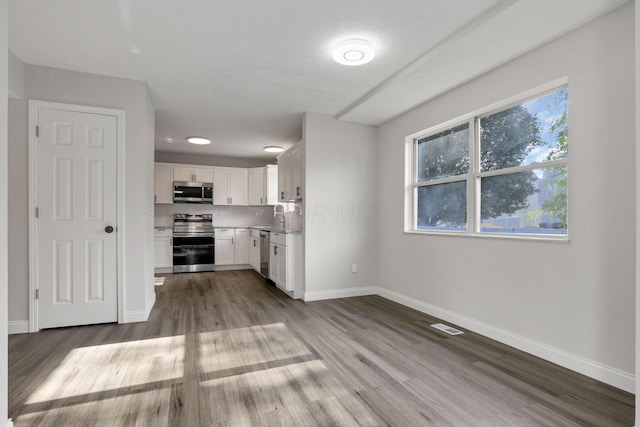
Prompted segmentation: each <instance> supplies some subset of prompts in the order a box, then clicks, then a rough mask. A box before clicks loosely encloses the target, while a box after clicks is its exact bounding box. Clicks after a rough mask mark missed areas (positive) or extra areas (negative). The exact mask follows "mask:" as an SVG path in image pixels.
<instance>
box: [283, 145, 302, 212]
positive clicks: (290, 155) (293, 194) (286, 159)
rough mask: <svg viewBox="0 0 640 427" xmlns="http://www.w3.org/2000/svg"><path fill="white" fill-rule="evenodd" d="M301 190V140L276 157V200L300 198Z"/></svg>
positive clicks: (284, 200)
mask: <svg viewBox="0 0 640 427" xmlns="http://www.w3.org/2000/svg"><path fill="white" fill-rule="evenodd" d="M303 191H304V188H303V184H302V142H299V143H298V144H296V145H294V146H293V147H292V148H290V149H289V150H287V151H285V152H284V153H282V154H281V155H280V157H278V200H279V201H281V202H286V201H292V200H300V199H302V195H303Z"/></svg>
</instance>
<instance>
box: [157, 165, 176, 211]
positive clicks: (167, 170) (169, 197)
mask: <svg viewBox="0 0 640 427" xmlns="http://www.w3.org/2000/svg"><path fill="white" fill-rule="evenodd" d="M154 170H155V179H154V191H155V196H154V198H153V199H154V201H155V202H156V203H168V204H171V203H173V166H171V165H166V164H162V163H156V164H155V168H154Z"/></svg>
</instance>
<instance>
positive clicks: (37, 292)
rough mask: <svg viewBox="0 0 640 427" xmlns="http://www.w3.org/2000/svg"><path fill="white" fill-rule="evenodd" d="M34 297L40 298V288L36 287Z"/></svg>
mask: <svg viewBox="0 0 640 427" xmlns="http://www.w3.org/2000/svg"><path fill="white" fill-rule="evenodd" d="M36 299H40V289H36Z"/></svg>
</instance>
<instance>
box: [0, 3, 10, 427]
mask: <svg viewBox="0 0 640 427" xmlns="http://www.w3.org/2000/svg"><path fill="white" fill-rule="evenodd" d="M7 16H8V12H7V2H6V0H0V52H5V53H4V54H2V55H1V56H0V426H4V425H8V414H7V413H8V405H7V403H8V401H9V391H8V388H7V379H8V364H7V355H8V346H7V315H8V313H7V288H8V286H7V280H8V275H7V270H8V265H7V249H8V235H7V230H8V229H7V201H8V195H7V182H8V177H7V167H8V150H7V114H8V111H7V102H6V100H7V98H8V96H9V93H8V90H7V87H8V77H7V70H8V66H9V63H8V59H7V55H6V52H8V50H9V46H8V34H7V28H8V27H9V23H8V21H7Z"/></svg>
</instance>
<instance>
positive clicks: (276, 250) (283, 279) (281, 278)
mask: <svg viewBox="0 0 640 427" xmlns="http://www.w3.org/2000/svg"><path fill="white" fill-rule="evenodd" d="M269 250H270V251H271V253H270V254H269V278H270V279H271V280H272V281H273V283H275V284H276V286H278V287H279V288H281V289H284V290H287V247H286V246H284V245H280V244H277V243H270V244H269Z"/></svg>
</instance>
